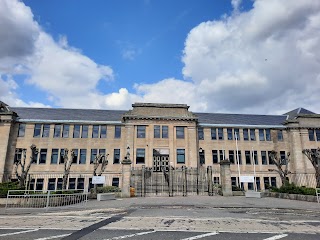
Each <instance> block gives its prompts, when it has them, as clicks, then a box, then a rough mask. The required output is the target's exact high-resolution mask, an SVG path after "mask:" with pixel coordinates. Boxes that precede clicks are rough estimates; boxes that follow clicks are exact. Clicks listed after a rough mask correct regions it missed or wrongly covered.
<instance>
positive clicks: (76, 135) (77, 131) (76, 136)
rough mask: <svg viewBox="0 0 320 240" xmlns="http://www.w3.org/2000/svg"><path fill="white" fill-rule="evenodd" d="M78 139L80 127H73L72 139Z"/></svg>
mask: <svg viewBox="0 0 320 240" xmlns="http://www.w3.org/2000/svg"><path fill="white" fill-rule="evenodd" d="M79 137H80V125H78V124H77V125H74V128H73V138H79Z"/></svg>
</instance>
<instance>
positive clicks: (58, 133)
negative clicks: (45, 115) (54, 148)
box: [53, 124, 61, 138]
mask: <svg viewBox="0 0 320 240" xmlns="http://www.w3.org/2000/svg"><path fill="white" fill-rule="evenodd" d="M60 136H61V124H56V125H54V133H53V137H54V138H59V137H60Z"/></svg>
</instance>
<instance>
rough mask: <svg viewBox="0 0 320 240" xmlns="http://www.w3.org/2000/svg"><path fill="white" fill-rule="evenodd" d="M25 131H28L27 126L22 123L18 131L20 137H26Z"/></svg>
mask: <svg viewBox="0 0 320 240" xmlns="http://www.w3.org/2000/svg"><path fill="white" fill-rule="evenodd" d="M25 130H26V124H24V123H20V124H19V130H18V137H24V132H25Z"/></svg>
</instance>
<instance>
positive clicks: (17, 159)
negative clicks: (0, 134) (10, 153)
mask: <svg viewBox="0 0 320 240" xmlns="http://www.w3.org/2000/svg"><path fill="white" fill-rule="evenodd" d="M21 158H22V148H17V149H16V152H15V155H14V162H15V163H16V162H20V161H21Z"/></svg>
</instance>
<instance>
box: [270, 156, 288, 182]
mask: <svg viewBox="0 0 320 240" xmlns="http://www.w3.org/2000/svg"><path fill="white" fill-rule="evenodd" d="M269 156H270V158H271V160H272V161H273V163H274V165H275V166H276V167H277V169H268V171H270V172H277V173H278V174H279V175H280V178H281V183H282V185H285V184H287V183H288V180H287V176H288V175H289V174H291V172H290V171H289V170H288V164H289V162H290V152H288V154H287V157H286V158H285V159H281V157H280V158H279V157H278V153H277V152H276V151H274V150H273V151H271V153H270V155H269Z"/></svg>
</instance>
